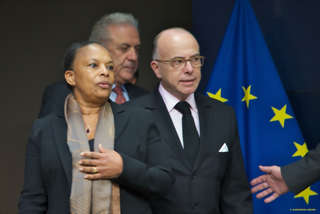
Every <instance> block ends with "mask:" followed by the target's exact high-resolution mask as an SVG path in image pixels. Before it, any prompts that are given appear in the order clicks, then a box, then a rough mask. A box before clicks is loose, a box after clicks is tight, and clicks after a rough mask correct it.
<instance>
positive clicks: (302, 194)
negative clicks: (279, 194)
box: [294, 187, 318, 204]
mask: <svg viewBox="0 0 320 214" xmlns="http://www.w3.org/2000/svg"><path fill="white" fill-rule="evenodd" d="M314 195H318V193H316V192H314V191H312V190H311V189H310V187H307V188H306V189H305V190H303V191H302V192H300V193H298V194H297V195H295V196H294V198H303V199H304V201H305V202H306V203H307V204H309V197H310V196H314Z"/></svg>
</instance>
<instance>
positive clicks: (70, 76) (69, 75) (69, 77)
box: [64, 70, 76, 86]
mask: <svg viewBox="0 0 320 214" xmlns="http://www.w3.org/2000/svg"><path fill="white" fill-rule="evenodd" d="M64 78H65V79H66V82H67V83H68V84H69V85H71V86H75V84H76V81H75V76H74V71H73V70H66V71H65V72H64Z"/></svg>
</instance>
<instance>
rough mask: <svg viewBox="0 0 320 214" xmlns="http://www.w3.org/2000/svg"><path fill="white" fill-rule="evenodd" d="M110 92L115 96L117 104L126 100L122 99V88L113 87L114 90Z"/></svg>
mask: <svg viewBox="0 0 320 214" xmlns="http://www.w3.org/2000/svg"><path fill="white" fill-rule="evenodd" d="M112 90H113V91H114V92H115V93H116V94H117V97H116V103H117V104H123V103H125V102H126V98H124V95H123V92H122V88H121V87H120V86H119V85H116V87H114V89H112Z"/></svg>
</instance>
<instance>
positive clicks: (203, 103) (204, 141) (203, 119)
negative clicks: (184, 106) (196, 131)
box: [193, 94, 215, 171]
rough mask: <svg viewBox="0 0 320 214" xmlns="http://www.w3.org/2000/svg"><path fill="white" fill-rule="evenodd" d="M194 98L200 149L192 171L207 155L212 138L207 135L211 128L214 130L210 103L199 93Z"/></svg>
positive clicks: (210, 148)
mask: <svg viewBox="0 0 320 214" xmlns="http://www.w3.org/2000/svg"><path fill="white" fill-rule="evenodd" d="M195 100H196V103H197V108H198V114H199V122H200V149H199V153H198V156H197V158H196V161H195V164H194V167H193V170H194V171H195V170H197V169H198V168H199V166H200V165H201V162H202V161H203V160H204V159H205V158H206V157H207V154H206V153H207V152H208V151H211V150H212V147H211V145H212V143H211V142H212V140H213V139H209V136H208V135H209V133H210V132H212V130H215V129H214V128H213V124H214V121H212V118H214V111H213V109H212V105H211V104H210V103H209V102H207V99H204V97H203V96H202V95H200V94H195ZM212 114H213V117H212ZM210 120H211V121H210Z"/></svg>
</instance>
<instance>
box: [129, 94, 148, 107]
mask: <svg viewBox="0 0 320 214" xmlns="http://www.w3.org/2000/svg"><path fill="white" fill-rule="evenodd" d="M153 102H154V93H152V92H148V93H146V94H144V95H142V96H140V97H137V98H135V99H132V100H130V101H129V102H127V103H125V106H127V107H129V108H130V107H145V106H149V105H150V104H152V103H153Z"/></svg>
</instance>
